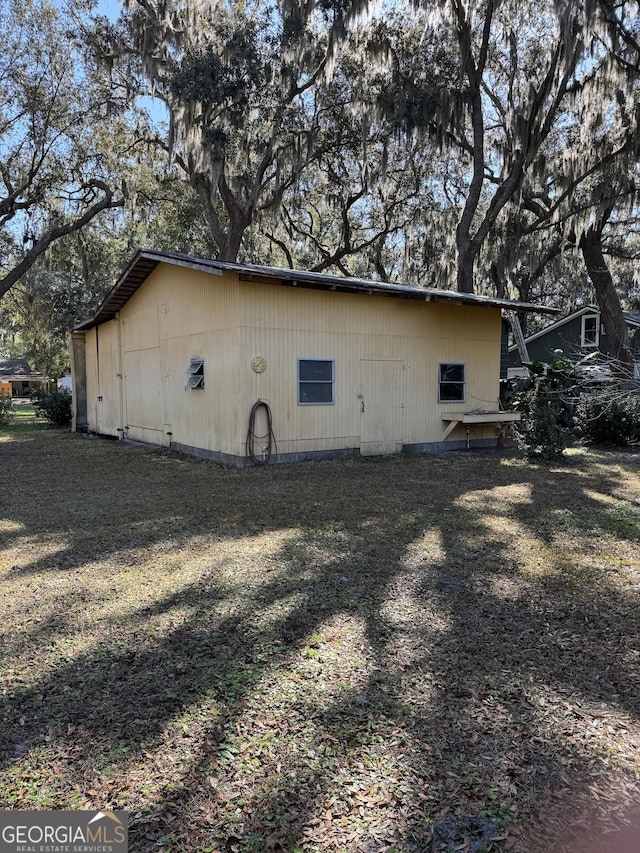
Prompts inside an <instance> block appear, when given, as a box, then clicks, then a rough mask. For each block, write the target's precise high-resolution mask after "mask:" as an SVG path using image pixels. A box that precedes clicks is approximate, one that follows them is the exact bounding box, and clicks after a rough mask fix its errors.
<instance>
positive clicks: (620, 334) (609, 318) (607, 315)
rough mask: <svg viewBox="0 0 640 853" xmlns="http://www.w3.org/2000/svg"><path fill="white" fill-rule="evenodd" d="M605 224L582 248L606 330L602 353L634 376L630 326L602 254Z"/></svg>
mask: <svg viewBox="0 0 640 853" xmlns="http://www.w3.org/2000/svg"><path fill="white" fill-rule="evenodd" d="M605 223H606V218H603V219H602V220H601V221H600V222H598V223H596V224H595V225H592V226H591V228H589V230H588V231H587V232H586V233H585V234H583V235H582V237H581V238H580V249H581V251H582V257H583V258H584V263H585V266H586V268H587V272H588V274H589V278H590V279H591V282H592V284H593V287H594V290H595V292H596V298H597V300H598V305H599V307H600V315H601V317H602V323H603V325H604V329H605V337H606V343H605V346H604V347H602V346H601V350H602V352H604V353H605V354H606V355H607V356H609V358H611V359H613V360H614V362H615V366H614V369H617V370H618V371H621V372H622V373H625V374H633V356H632V354H631V347H630V345H629V332H628V330H627V324H626V323H625V320H624V315H623V313H622V305H621V304H620V299H619V298H618V292H617V291H616V288H615V285H614V283H613V278H612V277H611V273H610V271H609V268H608V266H607V263H606V261H605V258H604V253H603V251H602V229H603V228H604V225H605Z"/></svg>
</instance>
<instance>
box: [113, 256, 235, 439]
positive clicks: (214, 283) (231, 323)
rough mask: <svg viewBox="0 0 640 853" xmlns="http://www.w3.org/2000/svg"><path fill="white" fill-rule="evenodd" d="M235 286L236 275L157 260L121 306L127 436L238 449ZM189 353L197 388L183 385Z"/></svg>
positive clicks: (185, 379) (185, 378)
mask: <svg viewBox="0 0 640 853" xmlns="http://www.w3.org/2000/svg"><path fill="white" fill-rule="evenodd" d="M237 288H238V284H237V281H236V278H235V275H233V274H229V273H227V274H225V275H224V276H217V275H208V274H206V273H202V272H197V271H194V270H190V269H186V268H182V267H175V266H168V265H160V266H158V267H157V268H156V269H155V270H154V272H153V273H151V275H150V276H149V278H148V280H147V281H146V282H145V283H144V284H143V285H142V287H141V288H140V289H139V290H138V291H137V292H136V293H135V295H134V296H133V297H132V298H131V299H130V300H129V302H128V303H127V305H126V306H125V307H124V308H123V309H122V311H121V312H120V318H121V322H122V347H123V359H124V365H125V370H124V382H125V389H126V394H125V397H126V407H127V408H126V422H127V427H128V435H129V436H130V437H131V438H138V439H140V440H144V441H150V442H153V443H158V444H168V443H169V440H170V441H171V442H173V443H178V444H182V445H186V446H191V447H199V448H202V449H204V450H213V451H218V452H221V453H234V454H237V452H238V450H237V448H238V435H239V434H240V433H241V432H242V428H241V426H240V425H239V423H238V422H237V418H238V407H237V391H238V387H237V363H238V358H237V316H238V315H237V312H238V308H237V306H238V297H237ZM194 358H202V359H204V376H205V387H204V389H202V390H200V389H197V390H191V389H186V388H185V384H186V381H187V376H186V374H185V371H186V369H187V368H188V366H189V363H190V361H191V360H192V359H194ZM169 434H170V435H169Z"/></svg>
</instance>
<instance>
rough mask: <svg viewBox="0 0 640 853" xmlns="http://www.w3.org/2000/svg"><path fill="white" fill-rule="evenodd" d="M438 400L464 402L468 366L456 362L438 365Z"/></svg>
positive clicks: (442, 401) (441, 401) (440, 401)
mask: <svg viewBox="0 0 640 853" xmlns="http://www.w3.org/2000/svg"><path fill="white" fill-rule="evenodd" d="M438 370H439V376H438V402H439V403H464V399H465V382H466V373H467V370H466V367H465V365H464V364H457V363H455V362H443V363H442V364H440V365H438Z"/></svg>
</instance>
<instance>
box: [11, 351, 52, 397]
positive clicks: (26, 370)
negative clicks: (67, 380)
mask: <svg viewBox="0 0 640 853" xmlns="http://www.w3.org/2000/svg"><path fill="white" fill-rule="evenodd" d="M0 382H2V383H7V382H9V383H11V395H12V396H13V397H28V396H29V395H30V394H33V393H35V392H37V391H46V390H48V388H49V379H48V378H47V377H46V376H43V374H42V373H37V372H36V371H34V370H31V366H30V364H29V362H28V361H27V360H26V358H2V359H0Z"/></svg>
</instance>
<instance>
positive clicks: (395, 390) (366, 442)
mask: <svg viewBox="0 0 640 853" xmlns="http://www.w3.org/2000/svg"><path fill="white" fill-rule="evenodd" d="M403 385H404V362H403V361H395V360H394V361H390V360H382V359H364V358H363V359H361V360H360V390H361V395H362V396H361V398H360V453H361V454H362V456H382V455H383V454H387V453H399V452H400V451H401V450H402V445H403V437H402V412H403Z"/></svg>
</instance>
